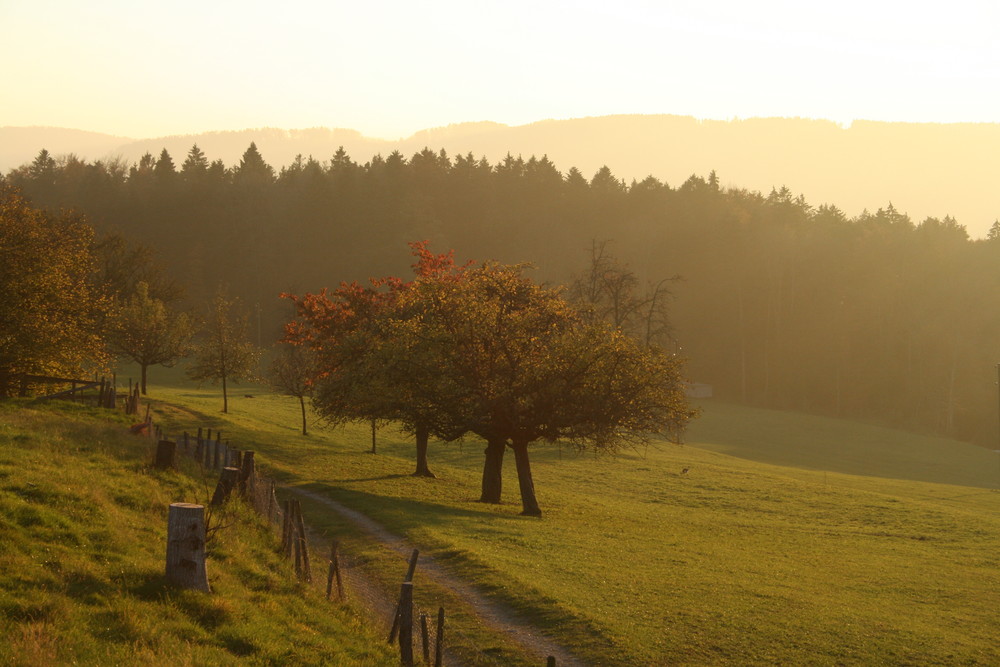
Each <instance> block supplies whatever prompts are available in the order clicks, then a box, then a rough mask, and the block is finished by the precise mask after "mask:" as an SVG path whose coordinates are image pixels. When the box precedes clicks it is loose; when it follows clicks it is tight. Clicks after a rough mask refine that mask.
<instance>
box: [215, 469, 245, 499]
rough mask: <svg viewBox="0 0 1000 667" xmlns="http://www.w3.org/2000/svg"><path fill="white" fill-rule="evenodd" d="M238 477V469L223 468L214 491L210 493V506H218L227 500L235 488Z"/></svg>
mask: <svg viewBox="0 0 1000 667" xmlns="http://www.w3.org/2000/svg"><path fill="white" fill-rule="evenodd" d="M239 478H240V471H239V470H237V469H236V468H223V469H222V475H221V476H220V477H219V483H218V484H216V485H215V493H214V494H213V495H212V502H211V503H209V504H210V505H211V506H212V507H219V506H220V505H223V504H225V502H226V501H227V500H229V496H230V494H232V492H233V489H235V488H236V484H237V482H238V481H239Z"/></svg>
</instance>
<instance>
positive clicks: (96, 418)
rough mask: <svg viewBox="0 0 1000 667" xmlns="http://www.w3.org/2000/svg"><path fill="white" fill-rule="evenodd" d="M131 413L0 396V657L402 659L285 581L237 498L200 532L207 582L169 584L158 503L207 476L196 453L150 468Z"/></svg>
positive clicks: (74, 660)
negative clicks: (208, 585)
mask: <svg viewBox="0 0 1000 667" xmlns="http://www.w3.org/2000/svg"><path fill="white" fill-rule="evenodd" d="M109 419H110V420H111V421H109ZM127 425H128V422H126V421H124V419H123V418H122V417H121V416H120V415H118V416H114V415H113V413H109V412H108V411H103V410H96V409H94V408H82V407H79V406H74V405H69V404H61V403H51V404H31V403H28V402H26V401H7V402H2V403H0V634H2V636H3V638H4V639H3V641H0V664H3V665H25V666H31V667H36V666H42V665H68V664H80V665H102V666H103V665H136V664H146V665H229V664H295V665H331V664H338V665H340V664H343V665H392V664H395V663H396V661H395V660H393V657H392V654H391V652H390V651H389V649H388V647H387V646H386V645H385V643H384V639H383V638H382V637H381V636H380V634H381V633H380V631H379V636H378V637H376V630H375V629H374V628H372V627H370V626H368V625H367V624H365V623H363V622H362V620H361V618H360V616H359V614H358V613H357V612H356V611H354V610H353V609H352V608H350V607H346V606H343V605H340V604H331V603H329V602H326V601H325V600H324V599H322V598H321V597H320V596H319V595H318V594H317V592H316V591H314V590H313V589H312V588H311V587H309V586H307V585H304V584H301V583H299V582H298V581H297V580H296V579H295V577H294V574H293V573H292V571H291V569H290V567H289V565H288V563H287V562H285V561H284V560H283V559H281V558H280V557H279V556H278V554H277V549H276V548H275V547H276V540H275V537H274V535H273V534H272V532H271V530H270V528H268V527H265V526H264V525H262V524H261V522H260V521H259V520H258V519H257V517H256V516H254V515H253V514H252V513H250V512H249V511H248V510H246V509H245V508H241V507H240V506H239V505H238V504H234V505H233V506H232V507H231V508H230V509H229V510H227V511H225V512H223V513H222V514H221V515H220V514H218V513H216V516H215V521H216V525H225V524H228V525H229V526H230V527H229V528H223V529H221V530H219V531H217V532H216V533H215V536H214V537H213V538H212V539H211V541H210V543H209V566H208V568H209V576H210V580H211V582H212V586H213V593H212V594H211V595H204V594H201V593H196V592H190V591H180V590H176V589H173V588H171V587H169V586H167V585H166V584H165V582H164V577H163V569H164V562H165V551H166V518H167V510H168V506H169V504H170V503H171V502H178V501H185V502H204V501H205V500H206V498H207V496H208V493H209V490H210V489H209V488H208V487H206V486H205V483H204V480H203V479H201V478H200V477H199V476H198V474H197V469H196V467H194V466H193V465H191V464H190V462H185V464H184V465H183V466H182V471H181V472H173V471H165V472H160V471H155V470H152V469H151V468H150V466H149V465H148V463H149V461H150V459H151V442H152V441H151V440H150V439H148V438H140V437H135V436H131V435H129V434H128V433H127V428H126V427H127ZM212 483H213V484H214V480H213V482H212ZM237 525H238V526H240V527H241V528H240V529H239V530H237V529H236V528H234V527H233V526H237Z"/></svg>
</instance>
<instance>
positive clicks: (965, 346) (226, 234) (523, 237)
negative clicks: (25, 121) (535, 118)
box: [4, 144, 1000, 445]
mask: <svg viewBox="0 0 1000 667" xmlns="http://www.w3.org/2000/svg"><path fill="white" fill-rule="evenodd" d="M179 162H180V164H179V165H178V164H176V163H175V161H174V158H173V156H171V155H170V154H169V153H168V152H167V151H166V150H164V151H162V152H161V153H160V155H159V156H158V157H156V156H153V155H150V154H147V155H146V156H144V157H143V158H142V159H141V160H140V161H139V162H138V163H136V164H127V163H125V162H123V161H120V160H118V161H116V160H106V161H94V162H87V161H83V160H79V159H76V158H74V157H73V156H64V157H59V158H55V157H53V156H52V155H50V154H49V153H48V152H47V151H44V150H43V151H42V152H40V153H39V155H38V156H37V157H36V158H35V160H34V161H32V162H31V163H29V164H25V165H23V166H22V167H19V168H18V169H15V170H12V171H11V172H9V173H8V174H7V175H6V176H5V177H4V180H5V181H6V183H8V184H10V185H14V186H15V187H18V188H19V189H20V190H21V192H23V194H24V195H25V196H26V197H28V198H29V199H30V200H31V201H32V202H33V204H34V205H36V206H39V207H43V208H47V209H59V208H70V207H72V208H75V209H78V210H80V211H81V212H83V213H84V214H86V216H87V218H88V220H89V221H90V223H91V224H93V225H94V226H95V227H97V228H98V229H99V230H101V231H112V232H116V233H119V234H122V235H123V236H125V237H127V238H129V239H131V240H134V241H137V242H140V243H143V244H146V245H148V246H150V247H152V248H155V249H156V251H157V252H158V253H159V257H160V260H161V261H162V262H163V263H164V264H165V265H166V266H167V267H168V268H169V271H170V274H171V275H172V276H175V277H176V278H177V279H178V280H180V281H181V282H183V283H184V284H185V285H186V286H187V294H188V298H189V300H190V301H192V302H204V301H207V300H209V299H210V297H211V295H212V294H214V293H215V291H216V289H217V287H218V285H220V284H228V285H229V286H230V287H231V290H232V292H233V293H235V294H236V295H238V296H240V297H242V299H243V300H244V301H245V302H246V303H248V304H250V305H251V306H252V307H255V306H257V305H259V308H260V311H259V313H260V314H259V317H260V320H259V322H258V324H260V322H263V324H262V329H263V331H264V332H265V333H264V337H266V338H268V340H266V341H263V342H264V343H265V344H267V343H269V342H270V341H271V340H273V339H274V338H276V337H277V336H278V335H279V334H278V329H279V326H280V324H281V323H282V322H284V321H286V320H287V319H289V317H290V313H289V312H288V304H287V303H283V302H282V301H281V300H280V299H279V298H278V295H279V294H280V293H282V292H292V293H302V292H305V291H309V290H317V289H319V288H321V287H324V286H334V285H336V284H337V283H339V282H340V281H342V280H356V279H357V280H364V279H365V278H367V277H368V276H372V275H387V274H400V273H404V272H405V267H406V265H407V264H408V261H409V256H408V253H407V243H409V242H411V241H414V240H428V241H430V244H431V245H432V246H433V247H435V248H452V249H454V250H455V251H456V256H457V257H458V258H460V259H462V258H477V259H481V258H492V259H497V260H499V261H503V262H521V261H527V262H531V263H533V264H534V265H535V266H536V267H537V269H536V273H537V276H538V277H539V279H542V280H547V281H550V282H553V283H569V282H570V281H572V280H573V279H574V278H579V277H580V276H582V275H584V274H585V273H586V272H587V271H588V268H589V267H588V263H589V262H590V260H591V259H592V258H591V256H590V253H591V251H592V248H594V247H595V245H594V244H595V242H601V241H605V240H609V241H610V243H609V248H610V249H611V252H613V253H614V255H615V256H616V257H617V259H618V260H619V261H620V262H622V263H624V264H626V265H627V266H628V268H629V269H630V271H631V272H633V274H634V276H636V278H637V280H638V283H639V285H638V287H641V286H642V285H645V284H649V285H651V286H652V285H662V284H663V281H665V280H667V279H670V278H672V277H674V276H679V279H678V280H675V281H671V282H670V283H669V288H670V290H671V293H672V294H671V296H672V300H671V302H670V304H669V306H670V326H671V331H672V336H673V340H674V345H675V349H676V351H677V352H678V353H679V354H681V355H682V356H684V357H686V358H687V359H688V372H689V375H690V376H691V378H692V379H693V380H695V381H698V382H705V383H709V384H711V385H713V387H714V391H715V395H716V396H717V397H720V398H723V399H730V400H736V401H741V402H745V403H748V404H752V405H760V406H766V407H774V408H789V409H796V410H804V411H809V412H817V413H823V414H831V415H837V416H850V417H859V418H864V419H871V420H876V421H880V422H884V423H888V424H893V425H900V426H904V427H907V428H913V429H918V430H930V431H934V432H939V433H944V434H948V435H953V436H956V437H959V438H962V439H966V440H970V441H974V442H978V443H981V444H986V445H994V444H995V443H996V442H997V387H996V384H995V381H996V363H997V362H998V361H1000V340H998V332H1000V312H998V308H997V305H998V304H1000V224H994V226H993V228H992V229H991V231H990V234H989V236H988V238H986V239H983V240H973V239H970V238H969V236H968V234H967V233H966V231H965V229H964V227H962V226H961V225H960V224H959V223H958V222H957V221H956V220H954V219H952V218H950V217H947V216H945V217H943V218H940V219H939V218H927V219H925V220H922V221H918V222H915V221H913V220H911V219H910V218H909V217H908V216H906V215H905V214H904V213H902V212H900V211H899V210H897V209H896V208H895V207H893V206H892V204H887V205H886V206H885V207H884V208H881V209H879V210H878V211H876V212H874V213H872V212H867V211H866V212H864V213H862V214H861V215H859V216H856V217H853V218H849V217H848V216H846V215H845V214H844V213H843V212H842V211H841V210H840V209H838V208H837V207H836V206H835V205H832V204H824V205H820V206H813V205H811V204H810V203H808V202H807V201H806V200H805V199H804V197H802V196H796V195H795V194H794V193H792V192H790V191H789V190H787V189H786V188H775V189H774V190H772V191H771V192H770V193H768V194H766V195H765V194H763V193H760V192H753V191H748V190H745V189H740V188H724V187H721V186H720V184H719V179H718V178H717V176H716V175H715V174H714V172H713V173H711V174H709V175H708V176H707V177H704V178H703V177H700V176H692V177H690V178H689V179H688V180H687V181H685V182H684V183H681V184H678V185H675V186H671V185H669V184H667V183H663V182H661V181H659V180H657V179H656V178H654V177H652V176H650V177H648V178H646V179H645V180H643V181H633V182H632V183H625V182H624V181H622V180H621V179H619V178H616V177H615V175H614V174H613V173H612V172H611V171H610V170H609V169H607V168H602V169H600V170H599V171H598V172H597V173H596V174H594V175H593V176H591V177H589V178H588V177H586V176H585V175H583V174H582V173H580V171H579V170H577V169H575V168H571V169H569V171H567V172H566V173H562V172H561V171H559V169H557V167H556V166H555V165H554V164H553V163H552V162H551V161H549V160H548V159H547V158H546V157H541V158H538V157H530V158H528V159H524V158H522V157H514V156H507V157H506V158H505V159H503V160H501V161H499V162H497V163H496V164H491V163H489V162H488V161H487V160H485V159H483V158H476V157H475V156H473V155H471V154H469V155H458V156H449V155H447V154H445V153H444V152H443V151H437V152H435V151H433V150H430V149H424V150H422V151H420V152H418V153H416V154H414V155H413V156H411V157H409V158H407V157H405V156H403V155H401V154H400V153H392V154H390V155H388V156H385V157H382V156H376V157H375V158H373V159H372V160H370V161H368V162H366V163H364V164H358V163H356V162H354V161H353V160H352V159H351V158H350V156H348V155H347V154H346V153H345V152H344V151H343V150H341V151H338V152H337V153H336V154H335V155H333V156H332V157H330V159H328V160H323V161H320V160H316V159H314V158H312V157H309V158H303V157H299V158H297V159H296V160H295V161H294V162H292V163H291V164H289V165H286V166H284V167H282V168H281V169H280V170H276V169H275V168H274V167H272V166H271V165H269V164H268V163H267V162H266V160H265V159H264V157H263V156H262V155H261V154H260V153H259V151H258V150H257V149H256V146H254V145H253V144H251V146H250V147H249V148H248V149H247V151H246V152H245V153H244V155H243V158H242V159H241V160H240V162H239V164H236V165H233V166H231V167H227V166H226V165H224V164H223V163H222V162H221V161H219V160H215V161H210V160H209V158H208V157H207V156H206V155H204V153H203V152H202V151H200V150H199V149H198V148H197V146H193V147H192V148H191V150H190V151H189V152H188V154H187V155H186V156H185V157H184V159H183V160H180V161H179ZM638 287H637V288H638Z"/></svg>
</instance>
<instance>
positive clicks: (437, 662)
mask: <svg viewBox="0 0 1000 667" xmlns="http://www.w3.org/2000/svg"><path fill="white" fill-rule="evenodd" d="M442 660H444V607H438V622H437V638H436V639H435V641H434V667H441V661H442Z"/></svg>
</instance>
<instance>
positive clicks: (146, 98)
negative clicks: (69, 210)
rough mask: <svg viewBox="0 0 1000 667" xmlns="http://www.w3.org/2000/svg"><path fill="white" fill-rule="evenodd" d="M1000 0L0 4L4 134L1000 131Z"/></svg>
mask: <svg viewBox="0 0 1000 667" xmlns="http://www.w3.org/2000/svg"><path fill="white" fill-rule="evenodd" d="M998 7H1000V3H997V2H995V1H989V2H987V1H982V2H973V1H969V0H957V1H954V0H953V1H952V2H949V3H910V2H880V1H879V0H866V1H855V0H848V1H843V0H842V1H839V2H824V3H814V2H808V1H804V0H788V1H784V0H763V1H756V2H748V1H747V0H737V1H734V0H711V1H706V0H697V1H687V0H685V1H683V2H671V1H669V0H663V1H661V2H641V1H636V0H617V1H616V2H612V1H610V0H607V1H606V2H546V1H545V0H532V1H530V2H522V1H521V0H504V1H502V2H492V1H490V2H477V1H475V0H460V1H451V0H448V1H438V0H428V1H425V2H420V1H414V0H407V1H405V2H395V1H393V2H378V1H377V0H367V1H364V0H354V1H352V2H339V1H337V0H327V1H325V2H307V1H302V0H298V1H296V0H286V1H285V2H277V1H275V0H270V1H268V2H250V1H248V0H240V1H239V2H230V1H228V0H227V1H219V0H198V1H197V2H194V1H190V0H173V1H172V2H169V3H167V2H143V1H141V0H139V1H137V0H123V1H119V0H94V1H92V2H81V1H80V0H0V57H2V61H3V63H4V68H3V71H4V84H3V86H2V88H0V126H5V125H13V126H24V125H51V126H60V127H71V128H78V129H85V130H94V131H100V132H107V133H111V134H118V135H123V136H129V137H135V138H143V137H157V136H163V135H169V134H188V133H198V132H203V131H209V130H226V129H244V128H256V127H279V128H286V129H296V128H307V127H318V126H322V127H345V128H353V129H357V130H360V131H361V132H362V133H364V134H366V135H368V136H373V137H382V138H389V139H395V138H400V137H404V136H408V135H410V134H412V133H413V132H414V131H416V130H420V129H425V128H429V127H438V126H442V125H447V124H449V123H457V122H464V121H479V120H492V121H497V122H501V123H506V124H510V125H520V124H524V123H529V122H532V121H536V120H542V119H546V118H575V117H582V116H599V115H607V114H619V113H647V114H655V113H670V114H681V115H693V116H697V117H700V118H719V119H727V118H748V117H752V116H802V117H810V118H828V119H832V120H836V121H839V122H842V123H849V122H850V121H851V120H853V119H858V118H862V119H871V120H906V121H940V122H955V121H988V122H1000V37H998V36H1000V9H998Z"/></svg>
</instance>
